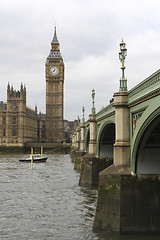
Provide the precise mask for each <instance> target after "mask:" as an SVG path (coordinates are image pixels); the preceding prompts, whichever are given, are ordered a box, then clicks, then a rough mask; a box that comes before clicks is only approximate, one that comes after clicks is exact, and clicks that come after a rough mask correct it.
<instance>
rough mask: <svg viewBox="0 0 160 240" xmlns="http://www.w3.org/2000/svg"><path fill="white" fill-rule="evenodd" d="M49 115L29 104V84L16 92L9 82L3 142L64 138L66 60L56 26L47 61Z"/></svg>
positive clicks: (0, 108)
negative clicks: (64, 60)
mask: <svg viewBox="0 0 160 240" xmlns="http://www.w3.org/2000/svg"><path fill="white" fill-rule="evenodd" d="M45 69H46V71H45V74H46V114H41V113H39V114H38V113H37V107H35V110H32V109H30V108H28V107H27V106H26V87H25V86H23V85H22V84H21V86H20V90H19V91H16V90H14V89H13V86H10V84H8V87H7V103H3V102H2V101H1V102H0V126H1V127H0V145H4V146H23V145H24V144H25V143H36V142H41V143H48V144H49V143H58V142H61V141H63V138H64V121H63V88H64V87H63V84H64V63H63V58H62V56H61V53H60V49H59V42H58V39H57V34H56V28H55V32H54V37H53V40H52V42H51V49H50V53H49V56H48V58H47V60H46V64H45Z"/></svg>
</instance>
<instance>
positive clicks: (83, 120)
mask: <svg viewBox="0 0 160 240" xmlns="http://www.w3.org/2000/svg"><path fill="white" fill-rule="evenodd" d="M84 111H85V108H84V107H82V112H83V118H82V122H85V119H84Z"/></svg>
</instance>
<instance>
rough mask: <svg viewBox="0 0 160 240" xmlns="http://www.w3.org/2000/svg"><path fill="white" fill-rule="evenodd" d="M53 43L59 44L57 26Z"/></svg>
mask: <svg viewBox="0 0 160 240" xmlns="http://www.w3.org/2000/svg"><path fill="white" fill-rule="evenodd" d="M51 44H59V42H58V38H57V32H56V27H55V30H54V37H53V40H52V43H51Z"/></svg>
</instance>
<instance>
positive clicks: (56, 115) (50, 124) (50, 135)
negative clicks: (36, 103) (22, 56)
mask: <svg viewBox="0 0 160 240" xmlns="http://www.w3.org/2000/svg"><path fill="white" fill-rule="evenodd" d="M45 68H46V142H48V143H54V142H61V141H62V140H63V138H64V124H63V84H64V63H63V58H62V56H61V53H60V50H59V42H58V39H57V34H56V27H55V32H54V37H53V40H52V42H51V49H50V53H49V56H48V58H47V60H46V65H45Z"/></svg>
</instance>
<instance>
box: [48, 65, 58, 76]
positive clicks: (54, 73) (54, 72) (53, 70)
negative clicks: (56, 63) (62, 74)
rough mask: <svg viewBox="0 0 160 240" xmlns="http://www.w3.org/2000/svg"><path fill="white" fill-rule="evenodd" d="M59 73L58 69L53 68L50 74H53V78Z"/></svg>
mask: <svg viewBox="0 0 160 240" xmlns="http://www.w3.org/2000/svg"><path fill="white" fill-rule="evenodd" d="M58 72H59V70H58V68H57V67H51V68H50V74H52V75H53V76H54V75H57V74H58Z"/></svg>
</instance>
